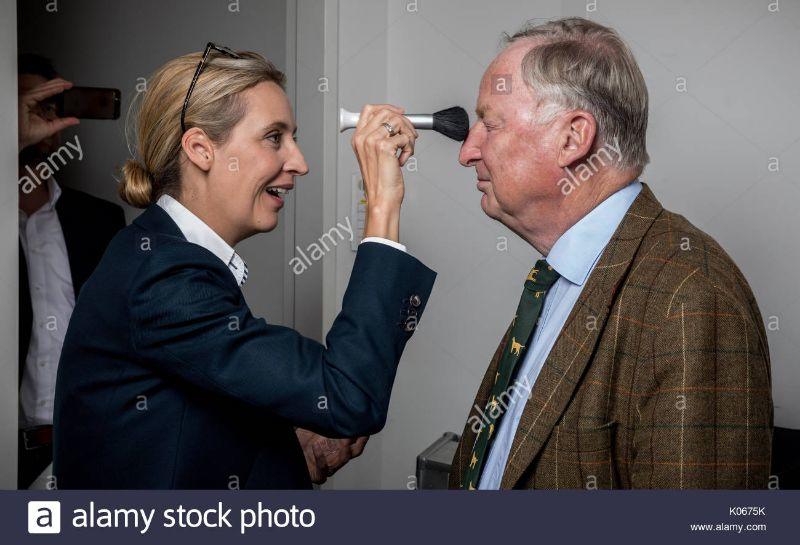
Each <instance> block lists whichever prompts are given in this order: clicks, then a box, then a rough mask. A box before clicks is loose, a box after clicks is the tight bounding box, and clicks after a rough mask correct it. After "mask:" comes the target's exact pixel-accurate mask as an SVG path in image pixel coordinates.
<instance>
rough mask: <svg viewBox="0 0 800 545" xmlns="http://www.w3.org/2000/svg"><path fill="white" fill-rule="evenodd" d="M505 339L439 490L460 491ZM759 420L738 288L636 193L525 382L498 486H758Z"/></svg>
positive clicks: (756, 365) (742, 291) (713, 251)
mask: <svg viewBox="0 0 800 545" xmlns="http://www.w3.org/2000/svg"><path fill="white" fill-rule="evenodd" d="M507 337H508V332H506V335H505V336H504V338H503V340H502V341H501V342H500V346H499V347H498V348H497V352H496V353H495V355H494V357H493V358H492V361H491V363H490V365H489V369H488V370H487V371H486V375H485V377H484V379H483V381H482V383H481V385H480V387H479V389H478V393H477V395H476V397H475V403H474V405H473V407H472V409H471V411H470V413H469V417H468V420H467V424H466V426H465V427H464V432H463V434H462V436H461V442H460V443H459V446H458V449H457V451H456V455H455V458H454V459H453V467H452V470H451V473H450V487H451V488H465V487H468V483H463V482H462V480H463V476H464V470H465V469H466V467H467V465H468V464H469V462H470V457H471V449H472V446H473V443H474V441H475V437H476V430H477V429H478V428H479V427H480V426H479V424H477V423H479V422H481V420H480V419H481V417H480V413H479V412H478V411H477V409H476V407H480V408H481V409H483V408H485V406H486V402H487V397H488V395H489V392H490V389H491V386H492V382H493V380H494V376H495V372H496V369H497V365H498V360H499V356H500V354H502V351H503V350H505V349H506V342H507V340H508V339H507ZM525 393H527V392H525ZM772 419H773V408H772V395H771V388H770V363H769V350H768V347H767V340H766V334H765V332H764V326H763V323H762V319H761V314H760V313H759V310H758V306H757V305H756V301H755V299H754V298H753V294H752V293H751V291H750V288H749V286H748V285H747V281H746V280H745V279H744V277H743V276H742V273H741V272H740V271H739V269H738V268H737V267H736V265H735V264H734V263H733V261H732V260H731V258H730V257H729V256H728V254H726V253H725V251H724V250H723V249H722V248H721V247H720V246H719V245H718V244H717V243H716V242H715V241H714V240H713V239H712V238H711V237H709V236H708V235H706V234H705V233H703V232H702V231H700V230H699V229H697V228H696V227H694V226H693V225H692V224H691V223H689V222H688V221H687V220H686V219H685V218H683V217H682V216H680V215H677V214H674V213H672V212H669V211H667V210H664V208H663V207H662V206H661V204H660V203H659V202H658V200H656V198H655V196H654V195H653V193H652V192H651V191H650V189H649V188H648V187H647V185H645V186H644V188H643V190H642V192H641V193H640V194H639V196H638V197H637V198H636V200H635V201H634V203H633V205H632V206H631V208H630V209H629V210H628V213H627V214H626V216H625V218H624V219H623V220H622V222H621V223H620V225H619V227H618V228H617V231H616V232H615V233H614V235H613V237H612V239H611V241H610V242H609V243H608V245H607V246H606V248H605V250H604V251H603V254H602V256H601V257H600V260H599V261H598V263H597V265H596V267H595V269H594V270H593V271H592V274H591V275H590V277H589V279H588V280H587V282H586V284H585V286H584V289H583V291H582V293H581V295H580V297H579V299H578V301H577V302H576V304H575V306H574V308H573V309H572V312H571V314H570V315H569V318H568V319H567V322H566V323H565V325H564V329H563V330H562V331H561V334H560V336H559V337H558V339H557V340H556V343H555V345H554V346H553V349H552V351H551V352H550V355H549V356H548V358H547V361H546V362H545V364H544V367H543V368H542V370H541V373H540V374H539V377H538V379H537V380H536V382H535V384H534V385H533V389H532V391H531V392H530V396H529V399H528V401H527V404H526V406H525V410H524V412H523V415H522V418H521V420H520V424H519V427H518V429H517V432H516V435H515V437H514V441H513V445H512V447H511V451H510V453H509V456H508V462H507V465H506V468H505V472H504V474H503V479H502V484H501V488H588V489H593V488H678V489H680V488H766V487H767V484H768V479H769V469H770V454H771V440H772V425H773V420H772ZM485 431H486V430H483V431H482V433H483V432H485Z"/></svg>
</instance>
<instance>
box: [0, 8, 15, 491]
mask: <svg viewBox="0 0 800 545" xmlns="http://www.w3.org/2000/svg"><path fill="white" fill-rule="evenodd" d="M16 13H17V5H16V2H15V1H14V0H0V178H2V179H3V183H0V248H2V251H3V257H4V259H0V286H2V290H0V315H2V316H3V319H2V320H0V346H3V350H2V351H0V489H12V488H16V487H17V384H18V377H17V373H18V369H19V366H18V364H17V362H18V359H17V357H18V356H17V349H16V346H17V344H18V342H17V299H18V289H17V281H18V278H17V277H18V270H17V266H18V264H17V260H18V258H19V254H18V250H17V236H18V235H17V215H18V214H17V208H18V207H17V187H16V184H15V183H12V182H11V181H12V180H16V179H17V147H18V146H17V56H16V45H17V17H16Z"/></svg>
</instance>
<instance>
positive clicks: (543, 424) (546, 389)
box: [500, 184, 663, 488]
mask: <svg viewBox="0 0 800 545" xmlns="http://www.w3.org/2000/svg"><path fill="white" fill-rule="evenodd" d="M662 210H663V208H662V206H661V204H660V203H659V202H658V201H657V200H656V198H655V196H654V195H653V193H652V192H651V191H650V188H649V187H648V186H647V185H646V184H643V188H642V191H641V192H640V193H639V195H638V196H637V197H636V200H634V202H633V204H632V205H631V207H630V209H629V210H628V212H627V213H626V215H625V217H624V218H623V220H622V222H621V223H620V225H619V227H618V228H617V230H616V232H615V233H614V235H613V236H612V238H611V240H610V241H609V243H608V245H607V246H606V248H605V250H603V253H602V255H601V256H600V259H599V261H598V262H597V265H596V266H595V268H594V270H593V271H592V274H591V275H590V276H589V278H588V280H587V281H586V285H585V286H584V289H583V291H582V292H581V295H580V297H579V298H578V301H577V302H576V303H575V306H574V307H573V308H572V312H571V313H570V315H569V317H568V318H567V321H566V323H565V324H564V329H563V330H562V331H561V334H560V335H559V337H558V339H557V340H556V343H555V345H554V346H553V349H552V350H551V351H550V354H549V355H548V357H547V361H546V362H545V364H544V366H543V367H542V370H541V372H540V373H539V376H538V378H537V379H536V383H535V384H534V387H533V391H532V395H531V397H530V399H529V400H528V402H527V404H526V405H525V409H524V410H523V413H522V417H521V419H520V423H519V427H518V428H517V432H516V435H515V436H514V441H513V444H512V445H511V451H510V452H509V455H508V462H507V464H506V468H505V472H504V474H503V480H502V482H501V484H500V488H514V486H516V484H517V482H518V481H519V479H520V477H522V475H523V473H524V472H525V471H526V470H527V469H528V468H529V467H530V466H531V464H532V463H533V462H534V460H535V458H536V456H537V455H538V454H539V451H540V450H541V448H542V445H543V444H544V443H545V441H547V439H548V437H549V436H550V433H551V432H552V430H553V427H554V426H555V425H556V423H557V422H558V420H559V418H561V415H562V413H563V412H564V410H565V409H566V407H567V405H568V404H569V402H570V400H571V399H572V397H573V394H574V392H575V389H576V388H577V386H578V384H579V382H580V379H581V376H582V375H583V372H584V370H585V369H586V366H587V365H588V364H589V362H590V360H591V358H592V355H593V354H594V349H595V345H596V344H597V341H598V339H599V337H600V335H601V333H602V332H603V330H604V329H605V323H606V321H607V320H608V314H609V312H610V309H611V306H612V304H613V302H614V299H615V297H616V293H617V290H618V288H619V286H620V285H621V283H622V281H623V280H624V278H625V277H626V276H627V273H628V270H629V269H630V265H631V262H632V261H633V258H634V256H635V255H636V253H637V251H638V249H639V246H640V245H641V242H642V238H643V237H644V235H645V233H646V232H647V230H648V229H649V228H650V226H651V225H652V224H653V221H654V220H655V219H656V217H657V216H658V215H659V214H660V213H661V211H662Z"/></svg>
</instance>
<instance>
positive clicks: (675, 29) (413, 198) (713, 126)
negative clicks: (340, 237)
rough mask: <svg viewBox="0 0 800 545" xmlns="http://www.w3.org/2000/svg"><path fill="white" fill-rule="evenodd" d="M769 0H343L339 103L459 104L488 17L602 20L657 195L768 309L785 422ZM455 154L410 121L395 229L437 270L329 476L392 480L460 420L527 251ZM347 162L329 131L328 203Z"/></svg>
mask: <svg viewBox="0 0 800 545" xmlns="http://www.w3.org/2000/svg"><path fill="white" fill-rule="evenodd" d="M769 4H770V2H766V1H764V2H750V1H746V0H735V1H731V0H713V1H706V2H702V3H699V2H643V1H641V0H600V1H599V2H596V3H595V2H587V1H579V0H564V1H559V0H535V1H531V0H495V1H493V2H486V1H484V0H459V1H457V2H456V1H446V0H419V1H418V2H412V1H410V0H385V1H383V2H375V1H368V0H342V1H341V2H340V28H339V30H340V32H339V36H340V39H339V48H340V74H339V77H340V86H339V100H340V102H341V103H342V104H343V105H344V106H348V107H350V108H351V109H357V108H359V107H360V106H361V105H362V104H363V103H365V102H381V101H389V102H391V103H395V104H398V105H401V106H404V107H405V108H406V111H409V112H414V111H427V110H435V109H439V108H442V107H445V106H450V105H453V104H459V105H462V106H464V107H465V108H467V110H468V111H470V112H471V111H472V110H473V108H474V106H475V100H476V98H477V87H478V81H479V79H480V76H481V74H482V73H483V71H484V70H485V68H486V66H487V65H488V63H489V62H490V61H491V59H492V58H493V57H494V56H495V54H496V53H497V51H498V47H499V43H500V37H501V33H502V32H503V31H507V32H509V33H513V32H514V31H516V30H517V29H518V28H519V27H520V26H521V25H522V24H523V23H524V22H525V21H526V20H528V19H531V18H554V17H561V16H566V15H581V16H585V17H589V18H591V19H595V20H597V21H599V22H602V23H604V24H609V25H611V26H613V27H615V28H616V29H617V30H618V31H619V32H620V33H621V34H622V36H623V37H624V38H625V39H626V40H627V41H628V43H629V44H630V45H631V47H632V49H633V51H634V53H635V55H636V57H637V59H638V61H639V63H640V65H641V68H642V71H643V73H644V75H645V78H646V80H647V84H648V87H649V91H650V98H651V109H650V130H649V133H648V144H649V150H650V155H651V157H652V164H651V165H650V166H649V167H648V169H647V170H646V172H645V176H644V178H645V180H646V181H647V182H648V183H649V184H650V185H651V187H652V189H653V190H654V192H655V193H656V195H657V196H658V197H659V198H660V199H661V201H662V203H663V204H664V206H665V207H667V208H669V209H671V210H674V211H676V212H679V213H681V214H683V215H685V216H686V217H688V218H689V219H690V220H691V221H693V222H694V223H695V224H696V225H697V226H698V227H700V228H702V229H704V230H706V231H707V232H708V233H710V234H711V235H712V236H714V237H715V238H717V240H718V241H719V242H720V243H721V244H722V245H723V246H724V247H725V248H726V250H727V251H728V252H729V253H730V255H731V256H732V257H733V259H734V260H735V261H736V262H737V263H738V264H739V265H740V267H741V269H742V270H743V272H744V274H745V275H746V276H747V278H748V280H749V282H750V284H751V286H752V288H753V291H754V293H755V295H756V297H757V299H758V301H759V305H760V308H761V311H762V314H763V315H764V318H765V321H768V320H769V317H770V316H775V317H777V319H778V320H779V328H780V329H779V330H776V331H770V332H769V342H770V349H771V356H772V369H773V377H774V378H773V384H774V398H775V405H776V413H775V414H776V424H777V425H783V426H791V427H800V395H799V394H800V368H798V365H797V357H796V354H797V351H798V348H800V341H799V340H797V339H800V289H798V287H797V281H796V274H795V271H796V269H797V266H798V264H800V245H798V244H797V241H796V232H797V230H798V229H797V228H798V215H797V213H796V209H797V206H798V203H800V167H799V166H798V161H797V159H796V158H797V157H798V156H800V135H799V134H798V131H797V126H798V121H799V120H800V102H799V101H798V100H797V97H798V95H797V89H798V88H800V65H798V63H797V59H798V58H800V40H798V38H797V36H798V32H799V31H800V5H799V4H798V3H797V2H787V1H781V2H780V4H779V11H778V12H777V13H771V12H769V11H768V9H769ZM587 6H588V9H589V10H592V9H594V11H589V12H587ZM593 6H594V8H593ZM407 7H411V9H412V11H409V10H408V9H407ZM414 7H416V9H417V11H413V9H414ZM679 77H683V78H686V80H687V88H688V91H687V92H685V93H681V92H678V90H677V88H676V84H677V83H678V79H677V78H679ZM473 119H474V116H473ZM457 153H458V145H457V144H456V143H454V142H452V141H448V140H446V139H444V138H443V137H441V136H439V135H435V134H424V135H423V136H422V137H421V138H420V140H419V141H418V145H417V159H418V163H417V168H418V170H417V171H416V172H406V184H407V190H406V200H405V203H404V207H403V216H402V218H403V219H402V223H401V241H402V242H404V243H405V244H406V245H407V246H408V248H409V251H410V252H411V253H412V254H414V255H415V256H417V257H418V258H419V259H421V260H422V261H423V262H424V263H426V264H427V265H429V266H430V267H432V268H433V269H435V270H437V271H438V273H439V277H438V279H437V283H436V286H435V287H434V292H433V295H432V297H431V299H430V302H429V305H428V307H427V310H426V313H425V316H424V317H423V319H422V321H421V324H420V327H419V329H418V330H417V332H416V334H415V335H414V337H413V338H412V340H411V342H410V343H409V345H408V347H407V349H406V353H405V356H404V357H403V361H402V362H401V364H400V369H399V372H398V376H397V382H396V385H395V389H394V393H393V398H392V403H391V407H390V411H389V422H388V425H387V427H386V429H385V430H384V431H383V432H382V433H381V434H379V435H378V436H377V437H374V438H373V439H371V441H370V443H369V444H368V446H367V449H366V452H365V454H364V457H363V459H361V460H357V461H355V462H353V463H352V464H350V466H349V467H347V468H346V469H345V470H343V471H342V472H341V473H340V475H338V476H337V477H336V479H335V482H334V485H333V486H334V487H336V488H352V487H359V488H405V487H406V486H407V484H408V483H409V481H410V476H411V475H413V474H414V470H415V457H416V455H417V454H418V453H419V452H420V451H422V450H423V449H424V448H425V447H426V446H427V445H429V444H430V443H431V442H432V441H433V440H434V439H436V438H437V437H439V436H440V435H441V434H442V433H443V432H444V431H447V430H452V431H456V432H458V433H460V432H461V429H462V427H463V424H464V419H465V417H466V412H467V410H468V407H469V405H470V404H471V403H472V400H473V397H474V393H475V390H476V389H477V386H478V383H479V381H480V379H481V377H482V376H483V373H484V371H485V369H486V366H487V365H488V361H489V359H490V357H491V355H492V353H493V352H494V350H495V348H496V346H497V342H498V340H499V338H500V336H501V334H502V332H503V330H504V329H505V327H506V325H507V324H508V320H509V317H510V316H511V314H512V313H513V311H514V308H515V305H516V302H517V299H518V297H519V291H520V286H521V283H522V279H524V277H525V274H526V272H527V271H528V269H529V268H530V266H531V264H532V263H534V261H535V260H536V259H537V258H538V257H539V256H538V254H537V253H536V251H535V250H534V249H533V248H531V247H530V246H527V245H526V244H525V243H523V242H522V241H521V240H519V239H517V238H516V237H515V235H513V234H512V233H511V232H509V231H508V230H506V229H505V228H504V227H503V226H502V225H500V224H497V223H494V222H492V221H491V220H489V219H488V218H486V217H485V216H484V215H483V212H482V211H481V208H480V204H479V203H480V194H479V193H478V192H477V191H476V189H475V185H474V184H475V175H474V171H473V170H472V169H469V170H468V169H464V168H462V167H461V166H459V165H458V164H457V162H456V159H457ZM770 157H778V158H779V160H780V172H770V171H769V170H768V164H769V161H770ZM356 168H357V167H356V164H355V161H354V159H353V157H352V152H351V150H350V148H349V144H348V141H347V137H342V138H341V139H340V146H339V168H338V187H339V198H338V201H337V203H338V206H339V209H340V210H346V209H347V208H346V207H347V206H349V199H350V192H349V183H350V175H351V173H352V172H356V171H357V170H356ZM499 237H508V243H509V249H508V251H498V249H497V244H498V241H502V239H500V238H499ZM351 266H352V254H351V252H348V251H339V252H338V255H337V273H336V278H337V298H338V299H339V300H340V299H341V295H342V293H343V290H344V288H345V286H346V279H347V276H346V275H347V273H349V270H350V267H351Z"/></svg>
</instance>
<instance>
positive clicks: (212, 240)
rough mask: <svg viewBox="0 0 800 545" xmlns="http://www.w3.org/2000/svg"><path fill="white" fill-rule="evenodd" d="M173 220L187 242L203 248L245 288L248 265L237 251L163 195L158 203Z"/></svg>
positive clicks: (187, 211)
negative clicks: (221, 263)
mask: <svg viewBox="0 0 800 545" xmlns="http://www.w3.org/2000/svg"><path fill="white" fill-rule="evenodd" d="M156 204H157V205H158V206H160V207H161V208H163V209H164V211H165V212H166V213H167V214H168V215H169V217H170V218H172V221H174V222H175V223H176V224H177V225H178V228H179V229H180V230H181V232H182V233H183V236H184V237H186V240H188V241H189V242H192V243H194V244H197V245H198V246H202V247H203V248H205V249H206V250H208V251H209V252H211V253H212V254H214V255H215V256H217V257H218V258H220V260H222V262H223V263H225V265H226V266H227V267H228V269H230V271H231V273H232V274H233V277H234V278H235V279H236V283H237V284H238V285H239V286H243V285H244V283H245V282H246V281H247V264H246V263H245V262H244V260H243V259H242V258H241V256H240V255H239V254H237V253H236V251H235V250H234V249H233V248H231V247H230V246H229V245H228V243H227V242H225V241H224V240H223V239H222V237H221V236H219V235H218V234H217V233H216V232H214V230H213V229H211V227H209V226H208V225H207V224H206V223H205V222H204V221H203V220H201V219H200V218H198V217H197V216H195V215H194V214H193V213H192V212H191V211H190V210H189V209H188V208H186V207H185V206H183V205H182V204H181V203H180V202H178V201H177V200H176V199H174V198H172V197H171V196H169V195H161V197H159V198H158V201H157V202H156Z"/></svg>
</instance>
